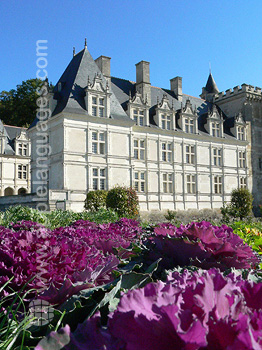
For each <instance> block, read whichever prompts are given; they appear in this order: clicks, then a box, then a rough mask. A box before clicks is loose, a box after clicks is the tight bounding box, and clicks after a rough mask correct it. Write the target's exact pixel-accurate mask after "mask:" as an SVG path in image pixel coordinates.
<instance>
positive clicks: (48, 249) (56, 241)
mask: <svg viewBox="0 0 262 350" xmlns="http://www.w3.org/2000/svg"><path fill="white" fill-rule="evenodd" d="M99 230H100V229H99V228H97V229H96V227H95V226H94V227H93V230H92V232H90V235H89V237H85V235H84V234H83V229H82V230H81V229H80V228H79V229H75V228H73V227H72V228H71V230H70V228H69V229H68V230H66V229H57V230H54V231H51V230H49V229H47V228H45V227H44V226H42V225H40V224H37V223H33V222H31V221H22V222H20V223H17V224H12V225H10V228H5V227H0V238H1V245H0V256H1V259H0V285H3V284H4V283H5V282H6V281H8V280H9V279H10V278H11V277H12V276H14V279H13V280H12V282H11V283H10V287H12V288H13V289H14V290H20V289H21V287H22V286H23V285H24V284H25V283H27V282H28V281H29V280H30V279H31V278H32V277H34V276H35V278H34V279H33V281H31V282H30V283H29V284H28V286H27V289H29V288H36V289H37V290H38V291H42V290H45V294H44V296H43V298H45V299H46V300H48V301H49V302H50V303H56V302H60V303H61V302H63V301H64V300H65V299H66V298H68V297H69V296H70V295H72V294H74V293H76V292H78V291H79V290H81V289H86V288H89V287H94V286H96V285H101V284H105V283H108V282H110V281H111V280H112V277H113V276H112V274H111V272H112V270H114V269H116V268H117V265H118V263H119V260H118V259H117V257H116V256H115V255H113V254H112V253H109V252H105V253H103V251H102V250H100V249H98V247H96V246H95V244H94V243H93V244H92V235H93V240H96V239H97V238H98V234H97V232H99ZM111 236H112V237H113V233H111ZM117 237H118V235H117ZM116 241H117V240H116ZM47 289H48V291H46V290H47ZM59 294H60V297H59Z"/></svg>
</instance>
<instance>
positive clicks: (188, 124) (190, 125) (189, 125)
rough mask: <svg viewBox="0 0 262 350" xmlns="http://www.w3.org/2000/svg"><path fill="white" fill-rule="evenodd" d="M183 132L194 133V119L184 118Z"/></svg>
mask: <svg viewBox="0 0 262 350" xmlns="http://www.w3.org/2000/svg"><path fill="white" fill-rule="evenodd" d="M185 132H187V133H190V134H193V133H194V119H190V118H185Z"/></svg>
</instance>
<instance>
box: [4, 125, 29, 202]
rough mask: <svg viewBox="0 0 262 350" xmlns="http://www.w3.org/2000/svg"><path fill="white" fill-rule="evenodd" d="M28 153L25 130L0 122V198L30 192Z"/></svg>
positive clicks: (27, 140) (27, 139)
mask: <svg viewBox="0 0 262 350" xmlns="http://www.w3.org/2000/svg"><path fill="white" fill-rule="evenodd" d="M30 152H31V145H30V140H29V138H28V135H27V133H26V129H23V128H18V127H14V126H9V125H3V124H2V122H1V121H0V174H1V176H0V196H12V195H17V194H21V195H22V194H26V193H28V192H30V190H31V179H30V177H31V171H30Z"/></svg>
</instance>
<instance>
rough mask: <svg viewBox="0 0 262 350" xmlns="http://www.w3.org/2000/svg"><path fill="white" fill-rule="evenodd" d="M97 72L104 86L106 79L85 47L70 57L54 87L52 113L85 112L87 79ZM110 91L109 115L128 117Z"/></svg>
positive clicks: (90, 78) (121, 117) (115, 117)
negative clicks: (54, 105)
mask: <svg viewBox="0 0 262 350" xmlns="http://www.w3.org/2000/svg"><path fill="white" fill-rule="evenodd" d="M97 74H100V75H101V79H102V82H103V84H104V85H105V86H106V83H107V81H106V79H105V78H104V76H103V75H102V73H101V71H100V70H99V68H98V66H97V65H96V63H95V61H94V60H93V58H92V57H91V55H90V53H89V51H88V50H87V48H84V49H83V50H82V51H80V52H79V53H78V54H77V55H75V56H74V57H73V58H72V60H71V62H70V63H69V65H68V66H67V68H66V70H65V71H64V73H63V74H62V76H61V78H60V79H59V80H58V82H57V84H56V86H55V87H54V98H55V99H57V106H56V108H55V110H54V112H53V115H56V114H58V113H60V112H62V111H64V112H69V113H70V112H73V113H81V114H87V110H86V106H85V100H84V97H85V88H86V87H87V83H88V80H89V81H90V82H92V81H93V79H94V77H95V76H96V75H97ZM59 83H61V86H62V90H61V91H60V92H59V91H58V86H59ZM110 93H111V96H110V105H111V109H110V112H111V117H112V118H113V119H123V118H124V119H127V118H128V117H127V115H126V113H125V112H124V110H123V108H122V107H121V105H120V103H119V102H118V100H117V99H116V97H115V95H114V93H112V91H110Z"/></svg>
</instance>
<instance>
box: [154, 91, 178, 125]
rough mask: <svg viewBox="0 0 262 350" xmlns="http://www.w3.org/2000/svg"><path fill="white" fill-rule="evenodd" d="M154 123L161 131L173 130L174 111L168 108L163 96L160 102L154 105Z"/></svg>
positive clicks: (166, 99) (167, 101) (171, 107)
mask: <svg viewBox="0 0 262 350" xmlns="http://www.w3.org/2000/svg"><path fill="white" fill-rule="evenodd" d="M154 120H155V123H156V124H157V125H158V126H159V127H160V128H161V129H163V130H174V129H175V110H174V108H173V106H170V103H169V100H168V97H167V95H166V94H164V95H163V98H162V101H161V102H160V103H157V105H156V114H155V115H154Z"/></svg>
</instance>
